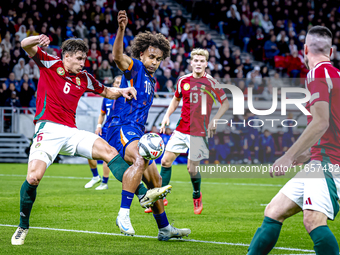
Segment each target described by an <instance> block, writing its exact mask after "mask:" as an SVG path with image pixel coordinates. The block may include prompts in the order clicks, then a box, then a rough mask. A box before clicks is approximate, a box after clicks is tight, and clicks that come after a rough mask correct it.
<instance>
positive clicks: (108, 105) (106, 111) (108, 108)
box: [85, 75, 122, 190]
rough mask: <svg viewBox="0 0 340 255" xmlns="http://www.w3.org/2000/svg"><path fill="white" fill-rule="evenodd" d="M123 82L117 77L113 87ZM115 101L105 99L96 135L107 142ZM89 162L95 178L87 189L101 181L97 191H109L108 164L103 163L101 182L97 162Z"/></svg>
mask: <svg viewBox="0 0 340 255" xmlns="http://www.w3.org/2000/svg"><path fill="white" fill-rule="evenodd" d="M121 81H122V76H121V75H118V76H116V77H115V78H114V81H113V84H112V86H113V87H115V88H119V87H120V83H121ZM115 101H116V100H114V99H107V98H104V99H103V103H102V109H101V111H100V115H99V118H98V125H97V128H96V131H95V132H94V133H95V134H96V135H99V136H100V137H101V138H103V139H104V140H106V131H107V128H108V126H109V124H110V120H111V114H112V112H113V109H114V108H115ZM105 116H106V120H105V124H104V125H103V122H104V119H105ZM88 161H89V166H90V168H91V172H92V175H93V177H92V179H91V181H89V182H88V183H86V184H85V189H89V188H92V187H93V186H94V185H95V184H96V183H98V182H100V181H102V183H101V184H100V185H99V186H98V187H97V188H96V190H103V189H108V185H107V182H108V180H109V175H110V169H109V168H108V167H107V164H106V162H103V180H101V179H100V176H99V174H98V170H97V160H94V159H89V160H88Z"/></svg>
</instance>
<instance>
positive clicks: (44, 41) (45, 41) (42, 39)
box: [39, 35, 51, 47]
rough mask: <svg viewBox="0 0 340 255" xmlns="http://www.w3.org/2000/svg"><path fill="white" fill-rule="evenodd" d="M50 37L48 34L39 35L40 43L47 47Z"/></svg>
mask: <svg viewBox="0 0 340 255" xmlns="http://www.w3.org/2000/svg"><path fill="white" fill-rule="evenodd" d="M50 42H51V41H50V38H49V37H48V36H46V35H39V44H40V45H41V46H43V47H47V46H48V45H49V44H50Z"/></svg>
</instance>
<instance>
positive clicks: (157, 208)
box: [143, 162, 191, 241]
mask: <svg viewBox="0 0 340 255" xmlns="http://www.w3.org/2000/svg"><path fill="white" fill-rule="evenodd" d="M143 181H144V182H145V184H146V185H147V186H148V188H149V189H153V190H156V189H157V187H159V188H160V189H162V188H165V187H167V186H164V187H162V188H161V186H162V177H161V176H160V175H159V173H158V170H157V166H156V163H155V162H152V164H151V165H149V166H148V167H147V169H146V170H145V171H144V175H143ZM151 209H152V212H153V216H154V218H155V220H156V222H157V226H158V230H159V231H158V240H159V241H168V240H169V239H170V238H181V237H183V236H188V235H189V234H190V233H191V230H190V229H187V228H184V229H178V228H175V227H174V226H171V225H170V224H169V221H168V218H167V216H166V213H165V211H164V204H163V201H161V200H158V201H156V202H155V204H154V205H153V206H151Z"/></svg>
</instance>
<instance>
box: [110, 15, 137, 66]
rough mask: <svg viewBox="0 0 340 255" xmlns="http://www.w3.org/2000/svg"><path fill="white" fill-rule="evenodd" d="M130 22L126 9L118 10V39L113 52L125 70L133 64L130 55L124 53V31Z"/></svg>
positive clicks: (117, 62)
mask: <svg viewBox="0 0 340 255" xmlns="http://www.w3.org/2000/svg"><path fill="white" fill-rule="evenodd" d="M127 23H128V17H127V15H126V11H119V12H118V25H119V27H118V30H117V36H116V40H115V42H114V44H113V48H112V54H113V60H114V61H115V63H116V65H117V66H118V68H119V69H120V70H122V71H123V72H124V71H125V70H127V69H128V68H129V66H130V64H131V61H132V59H131V58H130V57H129V56H126V55H124V54H123V52H124V42H123V41H124V32H125V28H126V25H127Z"/></svg>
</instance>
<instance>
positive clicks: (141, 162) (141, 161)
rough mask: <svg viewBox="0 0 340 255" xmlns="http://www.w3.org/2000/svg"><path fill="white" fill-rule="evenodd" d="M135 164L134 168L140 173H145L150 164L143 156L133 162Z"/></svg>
mask: <svg viewBox="0 0 340 255" xmlns="http://www.w3.org/2000/svg"><path fill="white" fill-rule="evenodd" d="M133 164H134V166H136V167H137V169H138V170H139V171H144V170H145V169H146V168H147V166H148V162H147V161H145V160H144V158H143V157H142V156H139V157H137V158H136V160H135V162H133Z"/></svg>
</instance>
